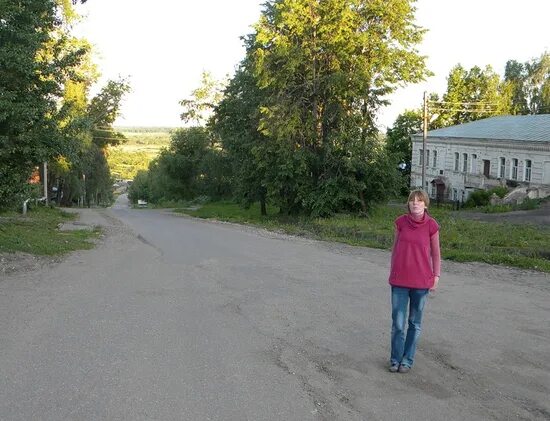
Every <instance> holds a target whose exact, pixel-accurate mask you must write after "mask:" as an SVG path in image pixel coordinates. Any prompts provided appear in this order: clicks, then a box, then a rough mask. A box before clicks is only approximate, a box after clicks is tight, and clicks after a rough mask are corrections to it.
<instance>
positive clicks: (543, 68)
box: [504, 52, 550, 114]
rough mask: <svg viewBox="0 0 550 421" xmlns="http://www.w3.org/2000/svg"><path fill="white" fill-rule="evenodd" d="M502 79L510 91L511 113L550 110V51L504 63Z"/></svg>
mask: <svg viewBox="0 0 550 421" xmlns="http://www.w3.org/2000/svg"><path fill="white" fill-rule="evenodd" d="M504 80H505V83H506V84H507V86H508V87H509V89H510V90H511V91H512V109H511V111H512V114H547V113H549V112H550V53H548V52H544V53H543V54H542V55H541V56H540V57H538V58H534V59H532V60H529V61H527V62H525V63H520V62H518V61H516V60H509V61H508V62H507V63H506V69H505V72H504Z"/></svg>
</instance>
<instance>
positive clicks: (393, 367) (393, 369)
mask: <svg viewBox="0 0 550 421" xmlns="http://www.w3.org/2000/svg"><path fill="white" fill-rule="evenodd" d="M397 370H399V364H392V365H390V368H388V371H389V372H390V373H397Z"/></svg>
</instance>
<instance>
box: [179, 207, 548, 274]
mask: <svg viewBox="0 0 550 421" xmlns="http://www.w3.org/2000/svg"><path fill="white" fill-rule="evenodd" d="M277 211H278V209H275V208H268V215H267V216H263V217H262V216H261V215H260V211H259V207H258V205H254V206H252V207H251V208H250V209H242V208H241V207H240V206H239V205H237V204H234V203H228V202H215V203H205V204H204V205H202V206H201V207H200V208H199V209H194V208H187V209H186V208H180V209H176V212H181V213H184V214H187V215H190V216H195V217H199V218H205V219H217V220H221V221H229V222H235V223H240V224H249V225H254V226H259V227H263V228H266V229H270V230H276V231H283V232H285V233H288V234H294V235H301V236H306V237H311V238H315V239H319V240H327V241H337V242H342V243H346V244H351V245H357V246H365V247H373V248H382V249H390V248H391V246H392V242H393V235H394V234H393V221H394V220H395V218H396V217H397V216H398V215H400V214H402V213H403V212H404V206H391V205H386V206H379V207H377V208H376V209H373V210H372V211H371V212H370V213H369V214H368V216H367V217H358V216H354V215H344V214H340V215H336V216H334V217H332V218H307V217H289V216H282V215H279V214H278V212H277ZM432 215H433V216H434V217H435V218H436V219H437V221H438V222H439V224H440V226H441V233H440V239H441V254H442V256H443V258H444V259H448V260H455V261H458V262H485V263H490V264H497V265H506V266H513V267H518V268H523V269H534V270H538V271H543V272H550V229H549V228H544V229H543V228H541V227H536V226H533V225H529V224H522V225H514V224H503V223H493V222H482V221H470V220H465V219H463V218H458V217H456V216H455V213H454V212H453V211H452V210H449V209H443V208H440V209H433V210H432Z"/></svg>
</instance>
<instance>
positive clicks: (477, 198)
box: [464, 190, 492, 208]
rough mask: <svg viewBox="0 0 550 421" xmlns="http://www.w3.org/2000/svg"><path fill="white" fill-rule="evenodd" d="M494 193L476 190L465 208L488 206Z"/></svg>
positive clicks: (465, 204)
mask: <svg viewBox="0 0 550 421" xmlns="http://www.w3.org/2000/svg"><path fill="white" fill-rule="evenodd" d="M491 195H492V193H491V192H490V191H489V190H476V191H475V192H473V193H472V194H470V196H469V197H468V200H466V203H464V207H466V208H476V207H480V206H487V205H488V204H489V201H490V200H491Z"/></svg>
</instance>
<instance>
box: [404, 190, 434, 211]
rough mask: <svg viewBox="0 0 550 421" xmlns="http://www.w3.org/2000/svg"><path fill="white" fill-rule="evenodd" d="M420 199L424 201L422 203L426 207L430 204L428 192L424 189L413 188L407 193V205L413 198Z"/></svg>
mask: <svg viewBox="0 0 550 421" xmlns="http://www.w3.org/2000/svg"><path fill="white" fill-rule="evenodd" d="M415 198H416V199H417V200H420V201H422V202H424V205H426V207H428V206H430V198H429V197H428V194H427V193H426V192H425V191H424V190H420V189H419V190H413V191H412V192H411V193H410V194H409V199H408V200H407V206H409V202H411V201H413V200H414V199H415Z"/></svg>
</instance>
